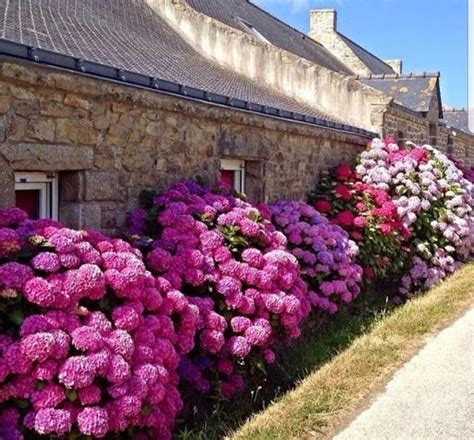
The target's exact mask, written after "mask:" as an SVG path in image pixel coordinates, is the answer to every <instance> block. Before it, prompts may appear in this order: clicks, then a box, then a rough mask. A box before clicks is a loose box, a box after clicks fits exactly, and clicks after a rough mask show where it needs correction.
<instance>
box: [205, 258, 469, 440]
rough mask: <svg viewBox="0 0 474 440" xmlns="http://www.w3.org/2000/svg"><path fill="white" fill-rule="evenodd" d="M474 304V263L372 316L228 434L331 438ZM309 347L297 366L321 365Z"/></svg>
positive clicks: (253, 438) (252, 438)
mask: <svg viewBox="0 0 474 440" xmlns="http://www.w3.org/2000/svg"><path fill="white" fill-rule="evenodd" d="M473 304H474V263H473V264H469V265H467V266H465V267H464V268H462V269H460V270H459V271H458V272H457V273H456V274H455V275H453V276H452V277H451V278H449V279H448V280H446V281H445V282H444V283H442V284H441V285H439V286H438V287H436V288H435V289H433V290H432V291H430V292H428V293H427V294H426V295H424V296H422V297H419V298H416V299H414V300H412V301H410V302H408V303H407V304H405V305H404V306H402V307H400V308H398V309H395V310H390V311H387V312H386V313H385V314H384V315H385V316H384V317H383V318H382V319H375V320H372V324H371V325H370V324H369V325H368V326H367V325H361V326H360V328H359V333H362V334H361V335H360V336H358V337H356V338H355V340H354V341H353V342H352V344H351V345H350V346H349V347H348V348H346V349H343V348H344V344H339V345H338V344H335V346H334V347H336V350H337V351H338V352H339V354H337V355H335V356H334V357H333V358H332V360H329V361H328V362H326V363H325V364H324V366H322V367H321V368H319V369H315V368H313V369H312V370H313V373H311V374H310V375H309V376H308V377H306V378H305V379H304V380H303V381H302V382H301V383H300V385H299V386H298V387H297V388H296V389H294V390H293V391H290V392H288V393H287V394H285V395H284V396H283V397H281V398H280V399H278V401H277V403H275V404H273V405H271V406H270V407H268V408H267V409H266V410H265V411H263V412H261V413H260V414H258V415H256V416H254V417H253V418H252V419H250V420H249V421H248V422H247V423H245V424H244V425H243V426H242V427H241V428H240V429H238V430H236V431H234V432H233V433H232V434H231V435H230V436H229V437H228V438H230V439H232V440H243V439H245V440H257V439H258V440H270V439H272V440H273V439H285V440H287V439H305V438H311V439H322V438H328V437H329V436H330V435H331V434H332V433H334V431H335V430H337V428H338V427H339V426H341V424H344V423H345V421H346V420H348V419H349V418H350V417H351V415H353V414H354V411H355V410H356V408H357V407H359V406H360V405H361V404H362V402H363V401H364V399H366V398H367V397H369V396H370V394H371V393H372V392H373V391H375V390H376V389H378V388H379V387H380V386H381V385H383V384H384V383H385V382H386V381H387V380H388V379H389V378H390V377H391V375H392V374H393V372H394V371H395V370H396V369H397V368H398V367H399V366H400V365H401V364H402V363H404V362H406V361H407V360H408V359H409V358H410V357H411V356H412V355H413V353H414V352H415V351H416V350H417V349H418V348H420V347H421V346H422V345H423V343H424V342H425V341H426V338H427V337H428V336H430V335H431V334H432V333H433V332H434V331H436V330H438V329H440V328H441V327H443V326H445V325H446V324H448V323H450V322H452V321H453V320H454V319H455V318H457V317H459V316H460V315H461V314H462V313H463V312H464V311H466V310H467V309H468V308H469V307H470V306H472V305H473ZM355 333H357V331H356V332H355ZM328 335H329V333H328ZM348 339H349V340H350V339H351V335H350V336H349V337H348ZM333 342H334V341H333ZM308 347H309V348H307V350H306V351H305V352H304V354H301V355H299V356H300V357H299V358H298V359H295V362H294V364H293V365H299V364H301V362H303V365H304V363H305V362H304V359H305V357H309V358H310V360H308V359H307V361H308V362H307V363H308V364H309V365H311V364H312V365H314V366H316V367H317V366H318V362H313V360H314V359H313V358H314V356H315V355H316V353H317V352H318V351H319V349H320V348H321V346H319V347H318V344H315V345H314V346H313V347H314V348H313V349H311V347H312V345H311V344H309V345H308ZM292 352H293V353H297V352H295V351H293V350H292ZM333 353H334V352H333ZM323 357H324V356H323ZM208 438H210V437H208Z"/></svg>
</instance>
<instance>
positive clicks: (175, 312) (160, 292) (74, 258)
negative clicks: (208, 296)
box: [0, 209, 197, 439]
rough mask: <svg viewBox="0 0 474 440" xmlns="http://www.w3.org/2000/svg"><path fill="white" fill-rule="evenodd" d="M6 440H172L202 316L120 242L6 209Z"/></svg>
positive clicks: (2, 217)
mask: <svg viewBox="0 0 474 440" xmlns="http://www.w3.org/2000/svg"><path fill="white" fill-rule="evenodd" d="M0 224H1V226H2V229H1V230H2V231H8V232H3V233H2V235H0V249H2V253H1V254H0V306H1V314H0V408H1V413H0V435H1V436H2V438H12V439H13V438H15V439H21V438H23V437H25V438H28V436H29V435H30V432H34V433H36V434H42V435H55V436H61V437H64V438H66V437H67V436H68V435H71V436H73V437H74V436H77V435H78V434H79V433H80V434H82V435H84V436H91V437H95V438H103V437H106V436H108V435H111V434H113V433H120V432H125V431H127V432H129V433H130V432H132V433H134V434H136V435H138V434H139V433H140V432H142V433H144V432H145V431H147V432H148V433H149V434H151V435H152V438H157V439H161V438H163V439H167V438H171V430H172V428H173V424H174V419H175V416H176V414H177V413H178V411H180V410H181V407H182V402H181V398H180V394H179V392H178V390H177V385H178V381H179V379H178V373H177V368H178V365H179V361H180V355H181V353H183V352H185V351H186V349H185V346H186V344H188V345H189V342H187V339H186V337H189V338H190V339H191V340H192V339H193V335H189V336H188V335H186V334H184V335H183V334H181V333H180V331H179V329H176V328H175V323H174V320H176V317H183V316H184V319H186V320H187V321H192V320H193V319H194V321H195V322H197V309H196V308H195V306H192V305H191V304H189V303H188V302H186V301H183V299H182V297H183V295H182V294H181V293H179V292H177V291H176V290H175V289H173V288H172V286H171V284H170V283H169V282H167V281H166V280H164V279H160V278H155V277H153V276H152V275H151V273H150V272H148V271H147V270H146V269H145V265H144V263H143V261H142V258H141V253H140V252H139V251H138V250H136V249H134V248H133V247H132V246H131V245H129V244H128V243H126V242H124V241H121V240H112V239H108V238H106V237H104V236H102V235H100V234H98V233H93V232H84V231H73V230H70V229H66V228H62V227H61V226H60V225H58V224H57V223H54V222H50V221H29V220H27V219H26V215H25V214H24V213H22V212H21V211H19V210H16V209H11V210H0Z"/></svg>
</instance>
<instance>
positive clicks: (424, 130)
mask: <svg viewBox="0 0 474 440" xmlns="http://www.w3.org/2000/svg"><path fill="white" fill-rule="evenodd" d="M382 127H383V136H384V137H393V138H396V139H399V140H401V141H406V140H408V141H411V142H414V143H419V144H425V143H427V142H428V140H429V121H428V120H427V119H425V118H422V117H421V116H420V115H419V114H418V113H415V112H412V111H410V110H408V109H406V108H404V107H401V106H399V105H397V104H395V103H392V105H391V106H389V107H387V108H386V109H385V111H384V113H383V122H382Z"/></svg>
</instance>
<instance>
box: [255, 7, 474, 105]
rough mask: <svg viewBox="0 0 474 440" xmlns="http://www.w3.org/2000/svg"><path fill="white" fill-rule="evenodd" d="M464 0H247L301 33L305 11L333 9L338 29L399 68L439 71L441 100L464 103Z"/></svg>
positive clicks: (305, 23)
mask: <svg viewBox="0 0 474 440" xmlns="http://www.w3.org/2000/svg"><path fill="white" fill-rule="evenodd" d="M467 2H468V0H253V3H255V4H258V5H259V6H261V7H263V8H264V9H266V10H267V11H269V12H270V13H271V14H273V15H275V16H276V17H278V18H280V19H282V20H283V21H285V22H287V23H289V24H290V25H292V26H293V27H295V28H297V29H299V30H301V31H302V32H304V33H308V31H309V11H310V10H311V9H317V8H333V9H336V10H337V13H338V30H339V31H340V32H341V33H343V34H344V35H346V36H347V37H349V38H350V39H352V40H354V41H355V42H357V43H358V44H359V45H361V46H363V47H364V48H366V49H368V50H369V51H370V52H372V53H374V54H375V55H377V56H378V57H379V58H381V59H402V60H403V63H404V64H403V72H404V73H408V72H417V73H418V72H441V94H442V100H443V105H445V106H450V107H456V108H459V107H467Z"/></svg>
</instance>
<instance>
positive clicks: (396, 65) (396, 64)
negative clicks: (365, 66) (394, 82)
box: [384, 60, 403, 74]
mask: <svg viewBox="0 0 474 440" xmlns="http://www.w3.org/2000/svg"><path fill="white" fill-rule="evenodd" d="M384 63H385V64H388V65H389V66H390V67H391V68H392V69H393V70H394V71H395V73H398V74H401V73H402V69H403V61H402V60H387V61H384Z"/></svg>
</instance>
